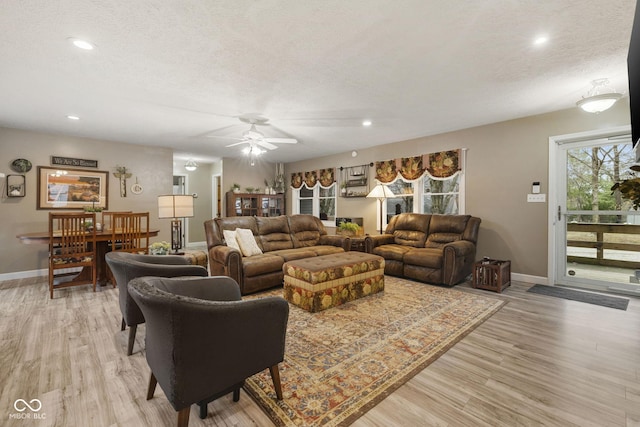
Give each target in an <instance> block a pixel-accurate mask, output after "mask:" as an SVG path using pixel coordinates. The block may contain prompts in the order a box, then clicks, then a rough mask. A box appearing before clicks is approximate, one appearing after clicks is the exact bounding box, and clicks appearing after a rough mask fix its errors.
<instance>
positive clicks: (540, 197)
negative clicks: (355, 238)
mask: <svg viewBox="0 0 640 427" xmlns="http://www.w3.org/2000/svg"><path fill="white" fill-rule="evenodd" d="M546 201H547V195H546V194H527V202H529V203H544V202H546Z"/></svg>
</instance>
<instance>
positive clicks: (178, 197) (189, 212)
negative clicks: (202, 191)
mask: <svg viewBox="0 0 640 427" xmlns="http://www.w3.org/2000/svg"><path fill="white" fill-rule="evenodd" d="M192 216H193V196H190V195H182V194H170V195H167V196H158V218H189V217H192Z"/></svg>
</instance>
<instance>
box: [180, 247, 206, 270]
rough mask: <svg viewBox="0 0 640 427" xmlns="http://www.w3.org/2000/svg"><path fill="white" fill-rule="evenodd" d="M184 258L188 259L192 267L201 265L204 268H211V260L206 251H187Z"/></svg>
mask: <svg viewBox="0 0 640 427" xmlns="http://www.w3.org/2000/svg"><path fill="white" fill-rule="evenodd" d="M182 257H183V258H186V260H187V261H188V262H189V264H191V265H199V266H201V267H204V268H208V267H209V260H208V258H207V253H206V252H205V251H197V250H186V251H184V254H183V255H182Z"/></svg>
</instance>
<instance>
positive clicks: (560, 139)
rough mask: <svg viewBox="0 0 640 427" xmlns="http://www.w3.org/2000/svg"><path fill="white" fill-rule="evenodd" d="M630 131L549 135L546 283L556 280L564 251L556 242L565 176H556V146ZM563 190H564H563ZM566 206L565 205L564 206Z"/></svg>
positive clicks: (608, 129) (623, 128) (627, 127)
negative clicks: (560, 251)
mask: <svg viewBox="0 0 640 427" xmlns="http://www.w3.org/2000/svg"><path fill="white" fill-rule="evenodd" d="M630 132H631V126H630V125H625V126H618V127H614V128H607V129H597V130H592V131H587V132H579V133H572V134H566V135H556V136H552V137H549V203H548V209H549V211H548V227H547V229H548V248H547V254H548V260H547V284H548V285H555V283H556V280H557V271H558V270H557V268H558V259H560V258H559V257H563V256H564V257H565V258H566V253H565V254H562V253H559V250H558V246H559V242H557V238H556V236H557V229H556V227H558V226H559V225H558V206H559V205H560V188H561V187H560V186H561V185H563V183H564V181H565V178H564V177H559V176H558V166H557V162H558V146H559V145H561V144H566V143H569V142H578V141H586V140H595V139H601V138H610V137H612V136H617V135H624V134H628V133H630ZM563 191H564V190H563ZM565 208H566V207H565ZM565 210H566V209H565Z"/></svg>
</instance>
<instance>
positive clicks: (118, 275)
mask: <svg viewBox="0 0 640 427" xmlns="http://www.w3.org/2000/svg"><path fill="white" fill-rule="evenodd" d="M105 258H106V260H107V264H108V265H109V268H110V269H111V272H112V273H113V276H114V277H115V280H116V283H117V284H118V291H119V292H120V295H119V299H120V311H121V312H122V325H121V329H120V330H122V331H124V329H125V327H127V326H129V342H128V344H127V355H128V356H130V355H131V353H133V344H134V342H135V339H136V330H137V327H138V325H139V324H141V323H144V316H143V315H142V312H141V311H140V309H139V308H138V306H137V305H136V303H135V302H134V301H133V300H132V299H131V297H130V296H129V291H128V290H127V284H128V283H129V281H130V280H131V279H134V278H136V277H141V276H160V277H177V276H208V275H209V272H208V271H207V269H206V268H204V267H201V266H198V265H191V264H189V262H188V261H187V260H186V259H185V258H183V257H181V256H176V255H162V256H159V255H139V254H132V253H128V252H107V254H106V255H105Z"/></svg>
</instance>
